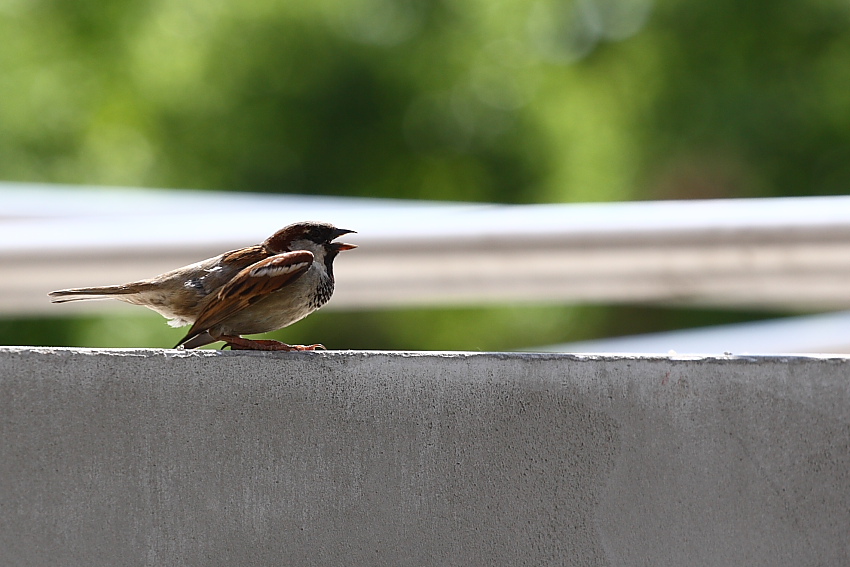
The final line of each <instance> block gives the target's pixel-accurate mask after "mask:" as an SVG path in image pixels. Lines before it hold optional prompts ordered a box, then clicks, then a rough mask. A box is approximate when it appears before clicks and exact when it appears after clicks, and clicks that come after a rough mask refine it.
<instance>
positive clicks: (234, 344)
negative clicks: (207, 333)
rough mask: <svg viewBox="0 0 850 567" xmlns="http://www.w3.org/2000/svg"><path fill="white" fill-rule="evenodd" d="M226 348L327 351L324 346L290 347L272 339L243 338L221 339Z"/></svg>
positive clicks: (229, 337) (230, 337)
mask: <svg viewBox="0 0 850 567" xmlns="http://www.w3.org/2000/svg"><path fill="white" fill-rule="evenodd" d="M221 340H223V341H224V343H225V344H224V346H225V347H230V350H282V351H287V352H291V351H305V350H320V349H321V350H327V349H325V346H324V345H320V344H315V345H288V344H286V343H282V342H280V341H274V340H270V339H245V338H242V337H235V336H228V337H221Z"/></svg>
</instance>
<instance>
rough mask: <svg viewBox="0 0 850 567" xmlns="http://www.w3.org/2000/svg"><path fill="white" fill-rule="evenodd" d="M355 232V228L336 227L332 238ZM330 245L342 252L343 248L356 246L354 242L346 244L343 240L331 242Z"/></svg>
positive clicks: (352, 248) (347, 248) (348, 248)
mask: <svg viewBox="0 0 850 567" xmlns="http://www.w3.org/2000/svg"><path fill="white" fill-rule="evenodd" d="M352 233H353V234H357V231H356V230H348V229H346V228H338V229H336V231H335V232H334V238H339V237H340V236H342V235H343V234H352ZM331 246H333V247H334V248H336V249H337V250H339V251H340V252H342V251H343V250H354V249H355V248H357V245H356V244H346V243H345V242H332V243H331Z"/></svg>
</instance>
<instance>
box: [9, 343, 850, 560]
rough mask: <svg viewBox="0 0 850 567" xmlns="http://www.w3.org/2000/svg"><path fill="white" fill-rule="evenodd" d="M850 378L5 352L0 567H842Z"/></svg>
mask: <svg viewBox="0 0 850 567" xmlns="http://www.w3.org/2000/svg"><path fill="white" fill-rule="evenodd" d="M848 534H850V359H846V358H817V357H765V358H756V357H747V358H736V357H717V358H711V357H705V358H693V357H688V358H675V357H655V358H652V357H640V358H637V357H623V356H620V357H618V356H605V357H600V356H572V355H548V354H547V355H535V354H486V353H485V354H467V353H381V352H319V353H242V352H233V353H232V352H216V351H191V352H181V351H173V350H82V349H77V350H75V349H47V348H14V347H6V348H0V549H1V550H2V556H3V563H4V564H6V565H16V566H29V565H38V566H43V565H86V566H95V565H157V566H159V565H193V566H194V565H197V566H217V565H228V566H230V565H240V566H245V565H655V566H663V565H671V566H673V565H675V566H681V565H689V566H699V565H748V566H754V565H765V566H768V565H769V566H772V567H776V566H782V565H788V566H794V567H799V566H805V565H847V564H850V538H848Z"/></svg>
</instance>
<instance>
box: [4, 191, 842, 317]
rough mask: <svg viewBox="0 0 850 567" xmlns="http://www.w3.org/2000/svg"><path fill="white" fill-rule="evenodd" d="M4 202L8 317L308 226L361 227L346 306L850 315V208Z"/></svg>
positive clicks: (102, 198)
mask: <svg viewBox="0 0 850 567" xmlns="http://www.w3.org/2000/svg"><path fill="white" fill-rule="evenodd" d="M0 203H3V204H2V209H0V312H3V313H31V312H45V311H48V310H49V312H50V313H53V314H58V313H59V311H58V310H57V309H56V308H55V306H51V305H50V303H49V302H48V300H47V297H46V295H45V294H46V293H47V291H50V290H52V289H58V288H62V287H72V286H86V285H101V284H110V283H121V282H124V281H130V280H134V279H139V278H144V277H149V276H152V275H155V274H157V273H160V272H162V271H165V270H168V269H172V268H174V267H177V266H180V265H183V264H187V263H190V262H193V261H197V260H199V259H202V258H205V257H208V256H211V255H214V254H217V253H220V252H222V251H224V250H228V249H232V248H237V247H240V246H245V245H248V244H252V243H256V242H259V241H261V240H262V239H264V238H265V237H266V236H268V235H269V234H271V233H272V232H274V231H275V230H277V229H278V228H280V227H282V226H284V225H286V224H288V223H290V222H293V221H297V220H304V219H317V220H327V221H329V222H333V223H334V224H336V225H338V226H342V227H345V228H350V229H353V230H356V231H358V234H357V235H352V236H351V238H350V239H349V238H348V237H346V238H347V240H349V241H351V242H354V243H357V244H359V245H360V248H358V249H357V250H355V251H353V252H350V253H345V254H343V255H342V257H341V258H340V259H339V260H337V267H336V269H337V279H338V285H337V292H336V295H335V297H334V299H333V301H332V302H331V306H335V307H360V308H372V307H383V306H397V305H398V306H400V305H447V304H488V303H498V302H517V301H525V302H551V301H558V302H607V303H611V302H657V303H666V304H700V305H717V306H742V307H748V308H752V307H771V308H775V307H781V308H783V309H801V310H802V309H811V308H816V309H840V308H847V307H850V285H848V283H849V282H848V279H850V277H848V276H850V197H805V198H783V199H740V200H716V201H663V202H630V203H608V204H557V205H515V206H510V205H486V204H484V205H482V204H468V203H433V202H416V201H394V200H379V199H355V198H334V197H306V196H292V195H253V194H239V193H216V192H200V191H157V190H140V189H114V190H109V189H96V188H85V187H82V188H81V187H71V186H48V185H31V184H18V183H6V184H0ZM117 303H118V302H80V303H79V304H77V305H74V306H73V307H74V308H76V309H95V308H102V307H105V306H107V305H108V304H117ZM70 307H71V306H63V308H62V312H64V313H67V312H70V311H71V310H72V309H71V308H70Z"/></svg>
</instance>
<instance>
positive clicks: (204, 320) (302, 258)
mask: <svg viewBox="0 0 850 567" xmlns="http://www.w3.org/2000/svg"><path fill="white" fill-rule="evenodd" d="M312 263H313V254H312V253H311V252H308V251H306V250H298V251H295V252H285V253H283V254H277V255H275V256H272V257H270V258H266V259H265V260H260V261H259V262H257V263H255V264H252V265H250V266H248V267H247V268H245V269H243V270H242V271H240V272H239V273H238V274H236V275H235V276H234V277H233V279H232V280H230V281H229V282H228V283H227V284H225V285H224V286H223V287H222V288H221V289H220V290H219V292H218V293H217V294H216V295H215V297H213V298H212V299H210V301H209V303H207V305H206V306H205V307H204V308H203V309H202V310H201V312H200V313H199V314H198V318H197V319H196V320H195V323H194V324H193V325H192V327H191V328H190V329H189V333H188V334H187V335H186V337H185V338H184V339H183V340H182V341H180V342H179V343H178V344H177V346H180V345H183V344H185V343H186V342H188V341H190V340H191V339H193V338H194V337H196V336H198V335H200V334H201V333H204V332H206V331H207V330H209V329H210V328H211V327H214V326H215V325H218V324H219V323H221V322H222V321H224V320H226V319H227V318H228V317H231V316H232V315H233V314H235V313H238V312H239V311H242V310H243V309H245V308H246V307H248V306H250V305H252V304H254V303H256V302H257V301H259V300H261V299H264V298H266V297H268V295H269V294H270V293H272V292H275V291H278V290H279V289H281V288H283V287H285V286H287V285H289V284H291V283H292V282H294V281H295V280H297V279H298V278H299V277H301V276H302V275H303V274H304V272H306V271H307V270H308V269H309V268H310V266H311V265H312Z"/></svg>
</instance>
